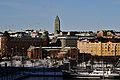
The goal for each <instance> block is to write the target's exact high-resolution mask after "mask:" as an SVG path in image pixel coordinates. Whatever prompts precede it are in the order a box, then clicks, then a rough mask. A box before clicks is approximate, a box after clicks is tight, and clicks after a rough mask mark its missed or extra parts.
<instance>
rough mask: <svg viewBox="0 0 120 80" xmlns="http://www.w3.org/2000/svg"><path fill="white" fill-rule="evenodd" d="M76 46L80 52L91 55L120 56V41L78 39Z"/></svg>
mask: <svg viewBox="0 0 120 80" xmlns="http://www.w3.org/2000/svg"><path fill="white" fill-rule="evenodd" d="M77 48H78V49H79V52H80V53H89V54H91V55H93V56H95V55H96V56H120V42H111V41H108V42H100V41H89V40H78V41H77Z"/></svg>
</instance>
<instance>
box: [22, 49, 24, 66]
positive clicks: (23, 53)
mask: <svg viewBox="0 0 120 80" xmlns="http://www.w3.org/2000/svg"><path fill="white" fill-rule="evenodd" d="M23 56H24V48H22V66H23V67H24V60H23Z"/></svg>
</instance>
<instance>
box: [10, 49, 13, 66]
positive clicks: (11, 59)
mask: <svg viewBox="0 0 120 80" xmlns="http://www.w3.org/2000/svg"><path fill="white" fill-rule="evenodd" d="M11 50H12V53H11V55H10V61H11V66H12V65H13V64H12V57H13V50H14V48H11Z"/></svg>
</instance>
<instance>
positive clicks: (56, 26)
mask: <svg viewBox="0 0 120 80" xmlns="http://www.w3.org/2000/svg"><path fill="white" fill-rule="evenodd" d="M54 33H55V34H59V33H60V19H59V17H58V16H56V18H55V22H54Z"/></svg>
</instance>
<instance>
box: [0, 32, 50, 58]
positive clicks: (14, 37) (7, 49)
mask: <svg viewBox="0 0 120 80" xmlns="http://www.w3.org/2000/svg"><path fill="white" fill-rule="evenodd" d="M33 33H34V32H31V33H30V35H29V34H28V33H26V32H14V34H13V33H12V34H11V33H10V34H9V33H8V32H7V31H6V32H5V33H4V34H3V35H2V36H0V52H1V53H2V55H1V56H13V55H24V56H26V55H27V49H28V48H29V47H30V46H31V45H32V46H36V47H37V46H48V41H49V39H48V32H47V31H43V32H42V34H38V32H36V33H37V35H36V34H35V35H32V34H33ZM40 35H41V36H40Z"/></svg>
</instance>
